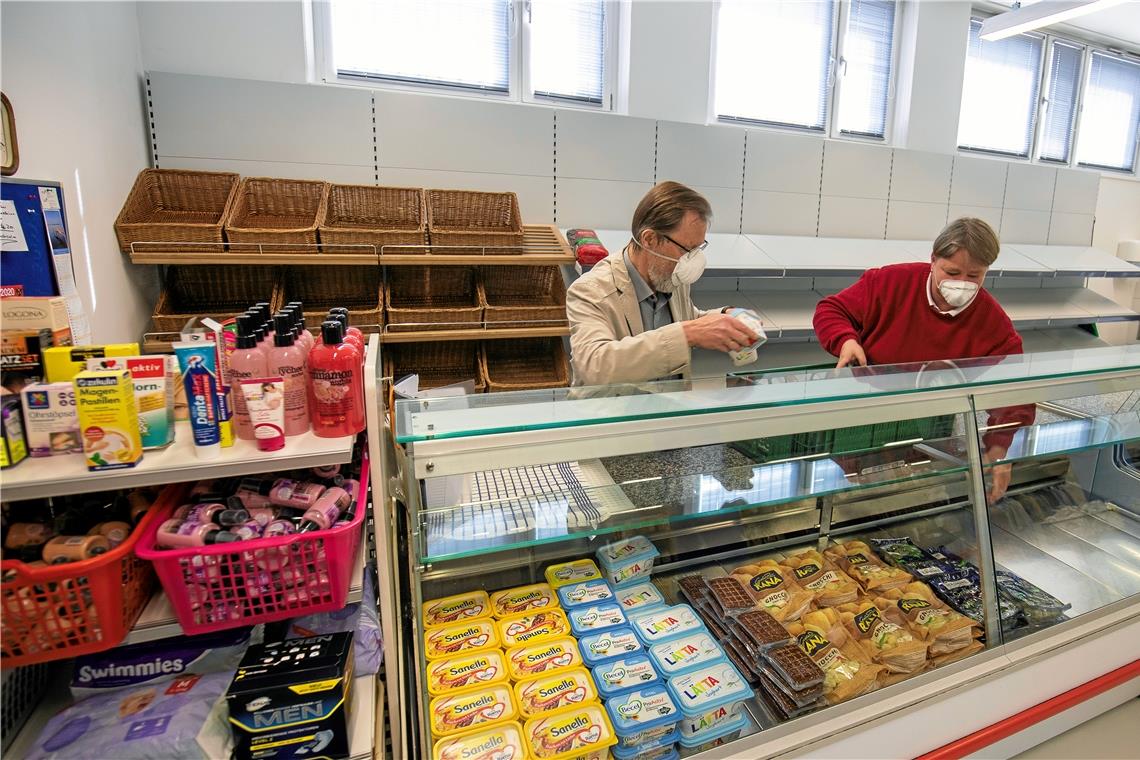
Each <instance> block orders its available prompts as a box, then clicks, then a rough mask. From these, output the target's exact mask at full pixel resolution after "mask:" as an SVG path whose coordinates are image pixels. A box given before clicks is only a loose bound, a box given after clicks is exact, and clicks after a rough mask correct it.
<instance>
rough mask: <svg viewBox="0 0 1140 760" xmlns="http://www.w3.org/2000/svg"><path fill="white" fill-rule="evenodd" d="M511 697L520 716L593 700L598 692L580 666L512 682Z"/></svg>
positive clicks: (533, 714) (528, 716) (595, 699)
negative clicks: (513, 696)
mask: <svg viewBox="0 0 1140 760" xmlns="http://www.w3.org/2000/svg"><path fill="white" fill-rule="evenodd" d="M515 697H516V698H517V700H518V704H519V709H520V710H522V714H523V716H524V717H527V718H533V717H534V716H535V715H541V714H542V713H548V712H554V711H555V710H561V709H562V708H564V707H574V706H576V705H582V704H586V703H587V702H596V701H597V699H598V692H597V689H595V688H594V679H593V678H591V677H590V674H589V673H587V672H586V670H585V669H584V668H573V669H571V670H561V671H559V672H557V673H554V674H551V675H543V676H539V677H538V678H532V679H530V680H529V681H519V682H518V683H517V684H515Z"/></svg>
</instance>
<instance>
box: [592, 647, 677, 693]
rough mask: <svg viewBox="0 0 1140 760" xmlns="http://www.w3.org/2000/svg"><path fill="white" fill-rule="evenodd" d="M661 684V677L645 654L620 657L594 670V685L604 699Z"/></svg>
mask: <svg viewBox="0 0 1140 760" xmlns="http://www.w3.org/2000/svg"><path fill="white" fill-rule="evenodd" d="M659 683H662V679H661V676H660V675H659V674H658V672H657V669H656V668H655V667H653V663H652V662H651V661H650V659H649V658H648V657H647V656H646V655H644V654H635V655H631V656H629V657H619V658H617V659H616V660H610V661H609V662H604V663H602V664H601V665H599V666H597V667H596V668H594V685H595V686H597V688H598V696H600V697H601V698H602V699H610V698H611V697H615V696H617V695H618V694H622V693H623V692H627V691H631V690H633V689H643V688H645V687H646V686H653V685H654V684H659Z"/></svg>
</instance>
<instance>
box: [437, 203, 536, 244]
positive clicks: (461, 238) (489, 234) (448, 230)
mask: <svg viewBox="0 0 1140 760" xmlns="http://www.w3.org/2000/svg"><path fill="white" fill-rule="evenodd" d="M427 207H428V208H427V214H428V235H429V236H430V237H431V242H432V245H433V246H464V248H461V249H451V250H449V249H447V248H442V247H441V248H434V247H433V252H434V253H438V254H452V255H465V254H469V255H472V256H483V255H487V256H511V255H516V254H521V253H522V252H523V228H522V215H521V214H520V213H519V199H518V196H516V195H515V194H514V193H483V192H478V191H475V190H428V191H427Z"/></svg>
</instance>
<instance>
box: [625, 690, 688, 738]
mask: <svg viewBox="0 0 1140 760" xmlns="http://www.w3.org/2000/svg"><path fill="white" fill-rule="evenodd" d="M606 712H607V713H609V716H610V722H611V723H613V725H614V733H615V734H617V736H618V743H619V744H620V745H621V746H623V747H631V748H638V747H643V746H645V745H647V744H653V743H655V742H658V741H661V740H663V739H664V738H665V737H667V736H670V735H672V734H673V733H675V732H676V731H677V730H678V729H677V723H678V722H679V721H680V720H681V717H682V716H681V710H680V708H679V707H677V703H676V702H674V701H673V697H672V696H671V695H670V693H669V690H668V689H666V688H665V687H664V686H662V685H660V684H658V685H656V686H647V687H646V688H644V689H636V690H634V691H630V692H626V693H625V694H621V695H619V696H617V697H614V698H612V699H607V700H606Z"/></svg>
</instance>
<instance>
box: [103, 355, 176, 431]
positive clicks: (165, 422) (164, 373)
mask: <svg viewBox="0 0 1140 760" xmlns="http://www.w3.org/2000/svg"><path fill="white" fill-rule="evenodd" d="M87 369H125V370H128V371H130V373H131V379H132V380H133V381H134V384H135V403H136V405H137V406H138V410H139V432H140V434H141V435H142V444H143V448H144V449H161V448H162V447H164V446H167V445H169V444H170V443H172V442H173V441H174V388H175V386H176V385H178V384H179V383H178V374H177V373H178V360H177V359H175V358H174V357H173V356H164V355H162V354H153V355H149V356H127V357H110V356H105V357H103V358H101V359H88V360H87Z"/></svg>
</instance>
